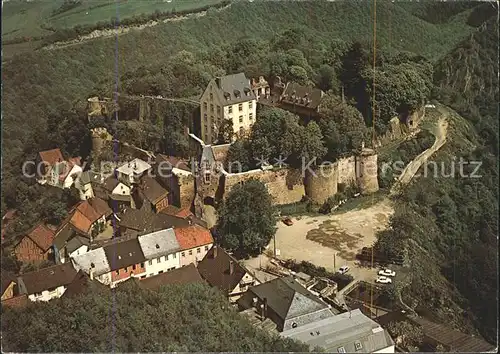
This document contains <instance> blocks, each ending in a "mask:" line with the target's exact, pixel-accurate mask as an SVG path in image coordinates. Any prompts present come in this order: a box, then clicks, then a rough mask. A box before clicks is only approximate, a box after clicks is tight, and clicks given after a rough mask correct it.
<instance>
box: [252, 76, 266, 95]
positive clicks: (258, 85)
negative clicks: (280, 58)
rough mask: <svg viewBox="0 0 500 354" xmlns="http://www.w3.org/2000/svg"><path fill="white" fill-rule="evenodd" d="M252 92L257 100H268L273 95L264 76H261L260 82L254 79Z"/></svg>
mask: <svg viewBox="0 0 500 354" xmlns="http://www.w3.org/2000/svg"><path fill="white" fill-rule="evenodd" d="M251 86H252V91H253V94H254V95H255V98H256V99H257V100H260V99H261V98H262V99H268V98H269V96H270V95H271V88H270V86H269V83H268V82H267V81H266V79H264V76H259V79H258V80H255V79H253V78H252V85H251Z"/></svg>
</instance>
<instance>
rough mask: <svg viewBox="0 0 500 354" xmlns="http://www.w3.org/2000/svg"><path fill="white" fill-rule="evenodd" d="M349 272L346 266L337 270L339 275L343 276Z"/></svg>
mask: <svg viewBox="0 0 500 354" xmlns="http://www.w3.org/2000/svg"><path fill="white" fill-rule="evenodd" d="M348 271H349V267H348V266H342V267H340V268H339V273H340V274H345V273H347V272H348Z"/></svg>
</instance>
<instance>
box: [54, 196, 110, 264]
mask: <svg viewBox="0 0 500 354" xmlns="http://www.w3.org/2000/svg"><path fill="white" fill-rule="evenodd" d="M111 214H112V211H111V208H109V206H108V205H107V203H106V202H105V201H103V200H102V199H100V198H96V197H94V198H91V199H88V200H84V201H81V202H79V203H78V204H77V205H76V206H75V207H73V209H72V210H71V211H70V213H69V215H68V217H67V218H66V219H65V220H64V221H63V222H62V224H61V225H60V226H59V228H58V230H57V231H56V234H55V237H54V242H53V246H54V254H55V260H56V262H58V263H64V262H65V261H66V260H67V259H68V257H69V253H68V249H67V243H68V242H69V241H70V240H71V239H72V238H73V237H76V236H77V235H79V236H82V237H84V238H86V239H88V240H89V243H90V242H91V241H92V240H93V238H94V237H95V236H96V235H97V234H99V232H101V231H102V230H104V228H105V227H106V219H107V218H108V217H110V216H111ZM77 249H80V247H76V248H72V249H71V250H70V251H71V253H72V252H74V251H75V250H77Z"/></svg>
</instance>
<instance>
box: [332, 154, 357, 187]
mask: <svg viewBox="0 0 500 354" xmlns="http://www.w3.org/2000/svg"><path fill="white" fill-rule="evenodd" d="M335 164H336V165H337V170H338V180H337V183H339V184H344V185H345V186H346V187H348V186H351V185H353V184H356V157H355V156H349V157H344V158H340V159H338V160H337V161H336V162H335Z"/></svg>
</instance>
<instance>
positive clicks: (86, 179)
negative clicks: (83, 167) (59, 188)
mask: <svg viewBox="0 0 500 354" xmlns="http://www.w3.org/2000/svg"><path fill="white" fill-rule="evenodd" d="M90 180H91V178H90V171H85V172H82V174H81V175H80V182H81V183H82V184H88V183H90Z"/></svg>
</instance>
